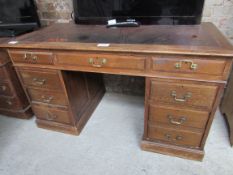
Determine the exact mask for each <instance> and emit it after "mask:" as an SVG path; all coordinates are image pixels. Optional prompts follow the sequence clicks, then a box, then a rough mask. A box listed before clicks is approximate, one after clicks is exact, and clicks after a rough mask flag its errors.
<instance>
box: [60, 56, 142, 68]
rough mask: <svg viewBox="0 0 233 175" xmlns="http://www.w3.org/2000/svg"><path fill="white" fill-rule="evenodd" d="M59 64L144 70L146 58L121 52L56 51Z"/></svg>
mask: <svg viewBox="0 0 233 175" xmlns="http://www.w3.org/2000/svg"><path fill="white" fill-rule="evenodd" d="M56 58H57V62H58V64H61V65H70V66H74V65H75V66H82V67H90V68H114V69H130V70H136V71H144V69H145V58H143V57H140V56H132V55H120V54H117V55H116V54H99V53H98V54H95V53H80V52H77V53H70V52H69V53H67V52H59V53H56Z"/></svg>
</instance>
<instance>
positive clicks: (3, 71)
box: [0, 67, 6, 80]
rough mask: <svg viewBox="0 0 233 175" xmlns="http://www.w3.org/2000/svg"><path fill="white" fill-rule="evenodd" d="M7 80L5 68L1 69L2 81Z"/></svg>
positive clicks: (0, 77) (0, 76)
mask: <svg viewBox="0 0 233 175" xmlns="http://www.w3.org/2000/svg"><path fill="white" fill-rule="evenodd" d="M5 78H6V74H5V68H4V67H0V79H1V80H2V79H5Z"/></svg>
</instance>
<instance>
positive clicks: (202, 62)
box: [151, 56, 227, 76]
mask: <svg viewBox="0 0 233 175" xmlns="http://www.w3.org/2000/svg"><path fill="white" fill-rule="evenodd" d="M226 66H227V61H226V60H224V59H221V60H220V59H219V60H218V59H207V58H199V59H198V58H193V57H191V58H189V57H184V56H179V57H174V56H173V57H171V56H160V57H153V58H152V64H151V70H152V71H158V72H172V73H182V74H205V75H215V76H222V75H223V74H224V72H225V68H226Z"/></svg>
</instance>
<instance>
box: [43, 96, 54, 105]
mask: <svg viewBox="0 0 233 175" xmlns="http://www.w3.org/2000/svg"><path fill="white" fill-rule="evenodd" d="M41 98H42V100H43V102H44V103H50V102H51V101H52V100H53V97H52V96H50V97H46V96H44V95H43V96H42V97H41Z"/></svg>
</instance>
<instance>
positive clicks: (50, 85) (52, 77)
mask: <svg viewBox="0 0 233 175" xmlns="http://www.w3.org/2000/svg"><path fill="white" fill-rule="evenodd" d="M19 73H20V76H21V78H22V81H23V84H24V85H25V86H29V87H30V86H31V87H39V88H44V89H49V90H57V91H62V89H63V88H62V84H61V81H60V78H59V74H58V72H57V71H48V70H44V69H19Z"/></svg>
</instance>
